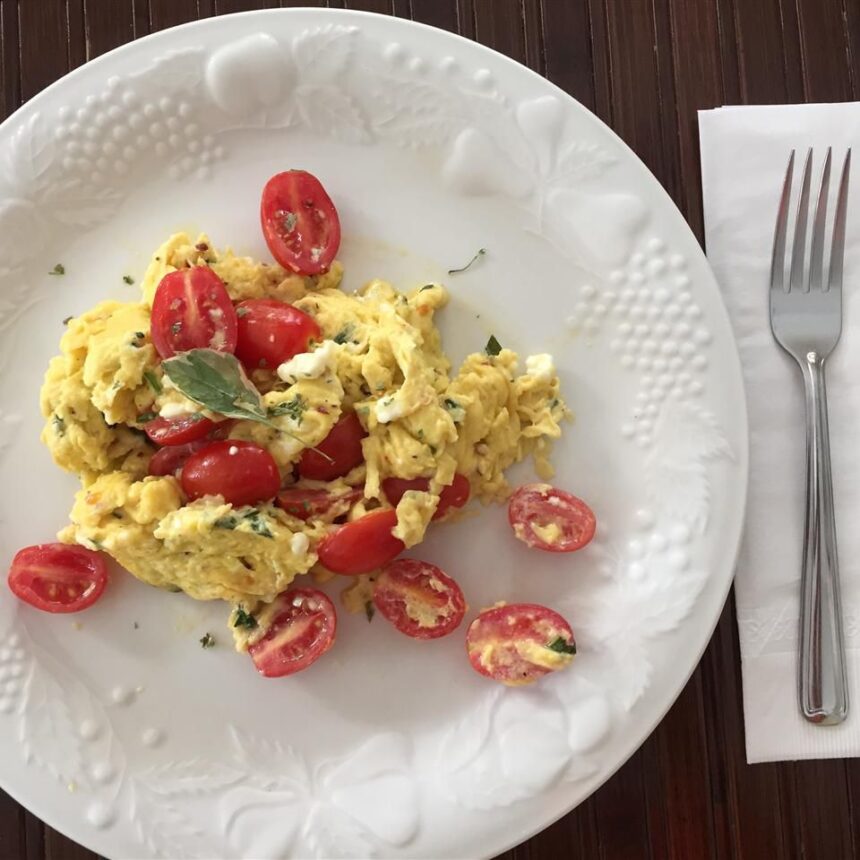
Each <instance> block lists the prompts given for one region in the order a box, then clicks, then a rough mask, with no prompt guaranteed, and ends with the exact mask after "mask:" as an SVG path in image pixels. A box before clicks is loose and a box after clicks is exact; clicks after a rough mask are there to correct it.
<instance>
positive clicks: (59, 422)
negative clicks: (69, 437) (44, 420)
mask: <svg viewBox="0 0 860 860" xmlns="http://www.w3.org/2000/svg"><path fill="white" fill-rule="evenodd" d="M51 421H52V423H53V425H54V432H55V433H56V434H57V435H58V436H62V435H63V433H65V432H66V422H65V421H64V420H63V419H62V418H60V416H59V415H55V416H54V417H53V418H52V419H51Z"/></svg>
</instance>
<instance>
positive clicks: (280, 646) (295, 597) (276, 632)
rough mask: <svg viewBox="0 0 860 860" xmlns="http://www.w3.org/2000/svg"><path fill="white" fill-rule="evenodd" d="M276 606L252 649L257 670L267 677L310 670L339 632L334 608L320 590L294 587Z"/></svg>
mask: <svg viewBox="0 0 860 860" xmlns="http://www.w3.org/2000/svg"><path fill="white" fill-rule="evenodd" d="M275 604H276V607H277V609H276V610H275V613H274V615H273V616H272V622H271V624H270V625H269V627H268V629H267V630H266V632H265V634H264V635H263V637H262V638H261V639H258V640H257V641H256V642H255V643H254V644H253V645H250V646H249V647H248V653H249V654H250V655H251V658H252V659H253V661H254V665H255V666H256V667H257V671H258V672H259V673H260V674H261V675H265V677H267V678H280V677H283V676H284V675H293V674H295V673H296V672H301V671H302V669H307V668H308V666H310V665H311V663H314V662H316V661H317V660H319V658H320V657H322V655H323V654H325V652H326V651H328V649H329V648H331V646H332V645H333V644H334V637H335V633H336V632H337V614H336V613H335V610H334V605H333V604H332V602H331V601H330V600H329V599H328V597H326V595H325V594H323V593H322V592H321V591H319V590H317V589H316V588H291V589H290V590H289V591H285V592H284V593H283V594H279V595H278V596H277V597H276V598H275Z"/></svg>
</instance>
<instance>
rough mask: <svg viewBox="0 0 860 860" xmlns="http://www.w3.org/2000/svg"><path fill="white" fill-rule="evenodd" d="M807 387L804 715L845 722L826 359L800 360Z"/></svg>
mask: <svg viewBox="0 0 860 860" xmlns="http://www.w3.org/2000/svg"><path fill="white" fill-rule="evenodd" d="M801 370H802V371H803V380H804V388H805V391H806V527H805V530H804V535H803V569H802V572H801V584H800V588H801V591H800V666H799V673H798V686H799V694H800V708H801V710H802V712H803V716H804V717H805V718H806V719H807V720H809V721H810V722H812V723H817V724H819V725H833V724H836V723H841V722H842V721H843V720H844V719H845V717H846V716H847V714H848V684H847V680H846V676H845V647H844V643H843V635H842V602H841V599H840V596H839V560H838V557H837V554H836V521H835V517H834V511H833V480H832V477H831V472H830V432H829V429H828V422H827V390H826V388H825V384H824V359H823V358H822V357H821V356H820V355H818V354H817V353H815V352H810V353H808V354H807V355H806V360H805V361H803V362H801Z"/></svg>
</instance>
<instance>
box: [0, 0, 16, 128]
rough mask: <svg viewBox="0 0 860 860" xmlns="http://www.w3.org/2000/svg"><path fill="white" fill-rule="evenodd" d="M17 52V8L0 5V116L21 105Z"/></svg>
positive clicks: (10, 4) (11, 4) (13, 5)
mask: <svg viewBox="0 0 860 860" xmlns="http://www.w3.org/2000/svg"><path fill="white" fill-rule="evenodd" d="M19 57H20V53H19V51H18V7H17V5H16V4H13V3H0V115H2V117H3V119H5V118H6V117H7V116H9V114H10V113H12V111H14V110H15V109H16V108H17V107H18V105H20V104H21V66H20V63H19Z"/></svg>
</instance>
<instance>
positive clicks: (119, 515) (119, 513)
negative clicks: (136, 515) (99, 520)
mask: <svg viewBox="0 0 860 860" xmlns="http://www.w3.org/2000/svg"><path fill="white" fill-rule="evenodd" d="M110 515H111V516H112V517H114V518H115V519H118V520H121V519H122V511H120V510H115V511H111V512H110Z"/></svg>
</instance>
